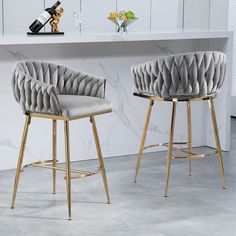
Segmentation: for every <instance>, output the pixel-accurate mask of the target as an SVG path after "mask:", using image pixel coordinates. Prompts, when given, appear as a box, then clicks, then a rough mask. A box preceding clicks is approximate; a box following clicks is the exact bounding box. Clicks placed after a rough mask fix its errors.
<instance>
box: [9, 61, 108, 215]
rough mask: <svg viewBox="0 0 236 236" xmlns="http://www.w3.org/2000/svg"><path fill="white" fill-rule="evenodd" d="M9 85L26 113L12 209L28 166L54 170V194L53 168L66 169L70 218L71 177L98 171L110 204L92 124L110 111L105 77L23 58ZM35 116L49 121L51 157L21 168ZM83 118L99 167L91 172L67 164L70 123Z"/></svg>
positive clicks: (99, 150) (97, 141)
mask: <svg viewBox="0 0 236 236" xmlns="http://www.w3.org/2000/svg"><path fill="white" fill-rule="evenodd" d="M12 86H13V92H14V96H15V99H16V101H17V102H18V103H19V105H20V106H21V108H22V110H23V112H24V114H25V115H26V121H25V127H24V132H23V137H22V142H21V148H20V154H19V160H18V165H17V170H16V177H15V183H14V191H13V197H12V205H11V207H12V208H14V204H15V199H16V193H17V188H18V182H19V178H20V173H21V170H22V169H23V168H25V167H29V166H34V167H42V168H47V169H52V170H53V193H56V171H57V170H59V171H66V187H67V199H68V212H69V219H71V179H77V178H83V177H87V176H91V175H93V174H96V173H98V172H100V171H101V174H102V177H103V182H104V187H105V192H106V196H107V203H109V202H110V197H109V191H108V185H107V178H106V171H105V167H104V164H103V158H102V151H101V147H100V142H99V137H98V132H97V127H96V123H95V116H96V115H101V114H105V113H109V112H111V111H112V105H111V103H110V102H108V101H107V100H105V99H104V98H105V87H106V80H104V79H101V78H98V77H94V76H92V75H89V74H85V73H81V72H78V71H74V70H72V69H69V68H66V67H64V66H59V65H54V64H50V63H45V62H36V61H22V62H19V63H17V64H16V66H15V68H14V71H13V79H12ZM34 117H36V118H45V119H50V120H52V150H53V151H52V159H51V160H46V161H39V162H34V163H31V164H28V165H25V166H24V167H22V162H23V157H24V150H25V145H26V139H27V134H28V128H29V125H30V122H31V118H34ZM82 118H89V119H90V122H91V124H92V129H93V134H94V139H95V144H96V149H97V154H98V161H99V167H98V169H97V170H96V171H94V172H91V171H82V170H76V169H71V165H70V142H69V122H70V121H73V120H77V119H82ZM58 120H61V121H63V122H64V132H65V156H66V168H62V167H59V166H57V165H56V163H57V151H56V149H57V145H56V143H57V141H56V138H57V121H58ZM71 173H75V174H76V176H71Z"/></svg>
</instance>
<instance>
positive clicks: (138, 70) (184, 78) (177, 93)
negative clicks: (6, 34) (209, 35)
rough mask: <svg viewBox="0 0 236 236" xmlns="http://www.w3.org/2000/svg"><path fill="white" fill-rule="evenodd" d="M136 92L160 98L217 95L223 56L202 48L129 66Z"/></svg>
mask: <svg viewBox="0 0 236 236" xmlns="http://www.w3.org/2000/svg"><path fill="white" fill-rule="evenodd" d="M131 71H132V74H133V75H134V84H135V89H136V92H137V93H139V94H147V95H152V96H158V97H161V98H181V97H205V96H214V95H216V94H217V93H218V92H219V90H220V88H221V87H222V84H223V82H224V79H225V73H226V56H225V54H224V53H221V52H216V51H202V52H194V53H186V54H179V55H172V56H167V57H162V58H158V59H156V60H152V61H148V62H146V63H143V64H139V65H134V66H132V68H131Z"/></svg>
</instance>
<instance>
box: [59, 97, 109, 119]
mask: <svg viewBox="0 0 236 236" xmlns="http://www.w3.org/2000/svg"><path fill="white" fill-rule="evenodd" d="M58 100H59V104H60V107H61V112H62V115H63V116H68V117H73V116H84V115H88V114H93V113H97V112H105V111H108V110H111V109H112V104H111V103H110V102H109V101H107V100H105V99H102V98H97V97H89V96H75V95H58Z"/></svg>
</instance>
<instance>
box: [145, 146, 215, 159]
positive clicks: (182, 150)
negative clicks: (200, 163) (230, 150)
mask: <svg viewBox="0 0 236 236" xmlns="http://www.w3.org/2000/svg"><path fill="white" fill-rule="evenodd" d="M173 144H175V145H188V144H190V143H189V142H175V143H173ZM168 145H169V144H168V143H158V144H152V145H149V146H145V147H144V148H143V150H146V149H148V148H155V147H161V146H162V147H166V148H168ZM172 150H174V151H178V152H183V153H187V154H189V155H187V156H179V157H174V156H172V157H171V159H189V160H191V159H201V158H206V157H211V156H213V155H215V154H218V151H213V152H210V153H207V154H196V153H192V152H189V151H188V150H186V149H183V148H178V147H174V146H173V147H172Z"/></svg>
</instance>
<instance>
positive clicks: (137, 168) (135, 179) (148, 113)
mask: <svg viewBox="0 0 236 236" xmlns="http://www.w3.org/2000/svg"><path fill="white" fill-rule="evenodd" d="M153 104H154V101H153V100H150V102H149V106H148V110H147V114H146V121H145V124H144V128H143V133H142V138H141V143H140V147H139V153H138V159H137V162H136V172H135V178H134V182H135V183H136V182H137V177H138V172H139V168H140V163H141V160H142V155H143V148H144V145H145V141H146V137H147V130H148V126H149V122H150V117H151V113H152V106H153Z"/></svg>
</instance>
